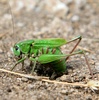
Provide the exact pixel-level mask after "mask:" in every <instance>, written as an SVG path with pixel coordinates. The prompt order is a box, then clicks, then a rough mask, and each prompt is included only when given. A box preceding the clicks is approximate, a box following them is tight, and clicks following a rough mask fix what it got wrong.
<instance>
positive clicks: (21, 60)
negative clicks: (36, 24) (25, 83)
mask: <svg viewBox="0 0 99 100" xmlns="http://www.w3.org/2000/svg"><path fill="white" fill-rule="evenodd" d="M25 59H26V57H25V58H22V59H20V60H18V62H17V63H16V64H15V65H14V66H13V67H12V68H11V71H12V70H13V69H14V68H15V67H16V65H17V64H19V63H21V62H22V68H23V66H24V65H23V64H24V60H25Z"/></svg>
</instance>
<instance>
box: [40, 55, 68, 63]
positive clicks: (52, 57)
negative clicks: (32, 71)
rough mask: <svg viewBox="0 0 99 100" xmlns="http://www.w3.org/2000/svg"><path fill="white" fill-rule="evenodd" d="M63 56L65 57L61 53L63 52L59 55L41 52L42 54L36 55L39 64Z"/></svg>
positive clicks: (64, 56)
mask: <svg viewBox="0 0 99 100" xmlns="http://www.w3.org/2000/svg"><path fill="white" fill-rule="evenodd" d="M63 58H66V55H63V54H59V55H53V54H43V55H41V56H39V57H38V62H40V63H41V64H45V63H50V62H53V61H56V60H61V59H63Z"/></svg>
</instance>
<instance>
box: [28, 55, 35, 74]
mask: <svg viewBox="0 0 99 100" xmlns="http://www.w3.org/2000/svg"><path fill="white" fill-rule="evenodd" d="M30 60H31V61H33V67H32V71H31V74H33V72H34V69H35V67H36V62H37V61H36V58H32V57H30Z"/></svg>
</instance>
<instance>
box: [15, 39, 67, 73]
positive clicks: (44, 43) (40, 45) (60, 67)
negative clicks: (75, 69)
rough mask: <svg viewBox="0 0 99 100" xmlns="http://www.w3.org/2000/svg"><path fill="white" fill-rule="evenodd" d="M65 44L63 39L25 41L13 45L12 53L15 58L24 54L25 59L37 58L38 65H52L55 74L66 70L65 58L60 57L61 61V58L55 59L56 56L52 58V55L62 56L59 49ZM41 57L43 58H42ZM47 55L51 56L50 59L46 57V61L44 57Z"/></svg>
mask: <svg viewBox="0 0 99 100" xmlns="http://www.w3.org/2000/svg"><path fill="white" fill-rule="evenodd" d="M66 42H67V41H66V40H64V39H45V40H26V41H22V42H19V43H17V44H15V45H14V48H13V52H14V55H16V56H20V54H24V55H26V56H27V57H32V58H34V59H36V58H38V60H37V62H38V63H40V64H46V63H47V64H48V63H49V64H51V65H52V68H53V69H54V70H55V71H56V72H64V71H65V70H66V62H65V58H63V57H62V59H61V58H58V59H57V56H55V58H53V55H62V53H61V50H60V48H59V47H60V46H62V45H63V44H66ZM17 49H18V50H17ZM42 49H43V51H42ZM54 49H55V52H54V54H53V52H52V51H53V50H54ZM47 51H48V52H47ZM32 55H33V56H32ZM43 55H45V56H44V57H43V58H42V56H43ZM48 55H50V56H51V55H52V57H48V58H49V59H47V58H46V56H48ZM45 59H46V60H47V61H46V60H45ZM60 60H61V61H60Z"/></svg>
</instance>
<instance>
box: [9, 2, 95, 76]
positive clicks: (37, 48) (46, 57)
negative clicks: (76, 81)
mask: <svg viewBox="0 0 99 100" xmlns="http://www.w3.org/2000/svg"><path fill="white" fill-rule="evenodd" d="M8 4H9V2H8ZM9 7H10V4H9ZM10 12H11V15H12V11H11V7H10ZM13 20H14V18H13V16H12V22H13ZM13 33H14V25H13ZM81 39H82V37H81V36H78V37H76V38H74V39H72V40H70V41H67V40H65V39H63V38H50V39H41V40H39V39H37V40H25V41H21V42H19V43H16V44H15V45H14V47H13V53H14V55H15V56H17V57H18V61H17V62H16V64H15V65H14V66H13V67H12V69H11V70H13V69H14V68H15V66H16V65H17V64H19V63H22V69H23V68H24V60H26V59H27V58H28V59H29V60H30V61H31V63H32V62H33V64H34V65H33V66H32V71H31V73H33V72H34V70H35V67H36V64H37V63H39V64H50V65H51V66H52V67H51V68H52V69H53V74H52V76H51V77H52V78H53V77H55V76H54V73H62V74H63V73H64V72H65V71H66V61H67V60H68V59H69V57H70V56H72V55H76V54H84V57H85V60H86V63H87V65H88V68H89V71H90V74H91V75H92V78H93V73H92V71H91V68H90V66H89V63H88V60H87V57H86V56H85V53H84V51H83V50H79V51H76V52H74V50H75V49H76V47H77V46H78V44H79V43H80V41H81ZM76 40H78V42H77V43H76V45H75V46H74V47H73V49H72V50H71V51H70V53H69V54H63V53H62V52H61V49H60V47H61V46H62V45H66V44H68V43H70V42H73V41H76ZM31 63H30V65H31Z"/></svg>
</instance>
